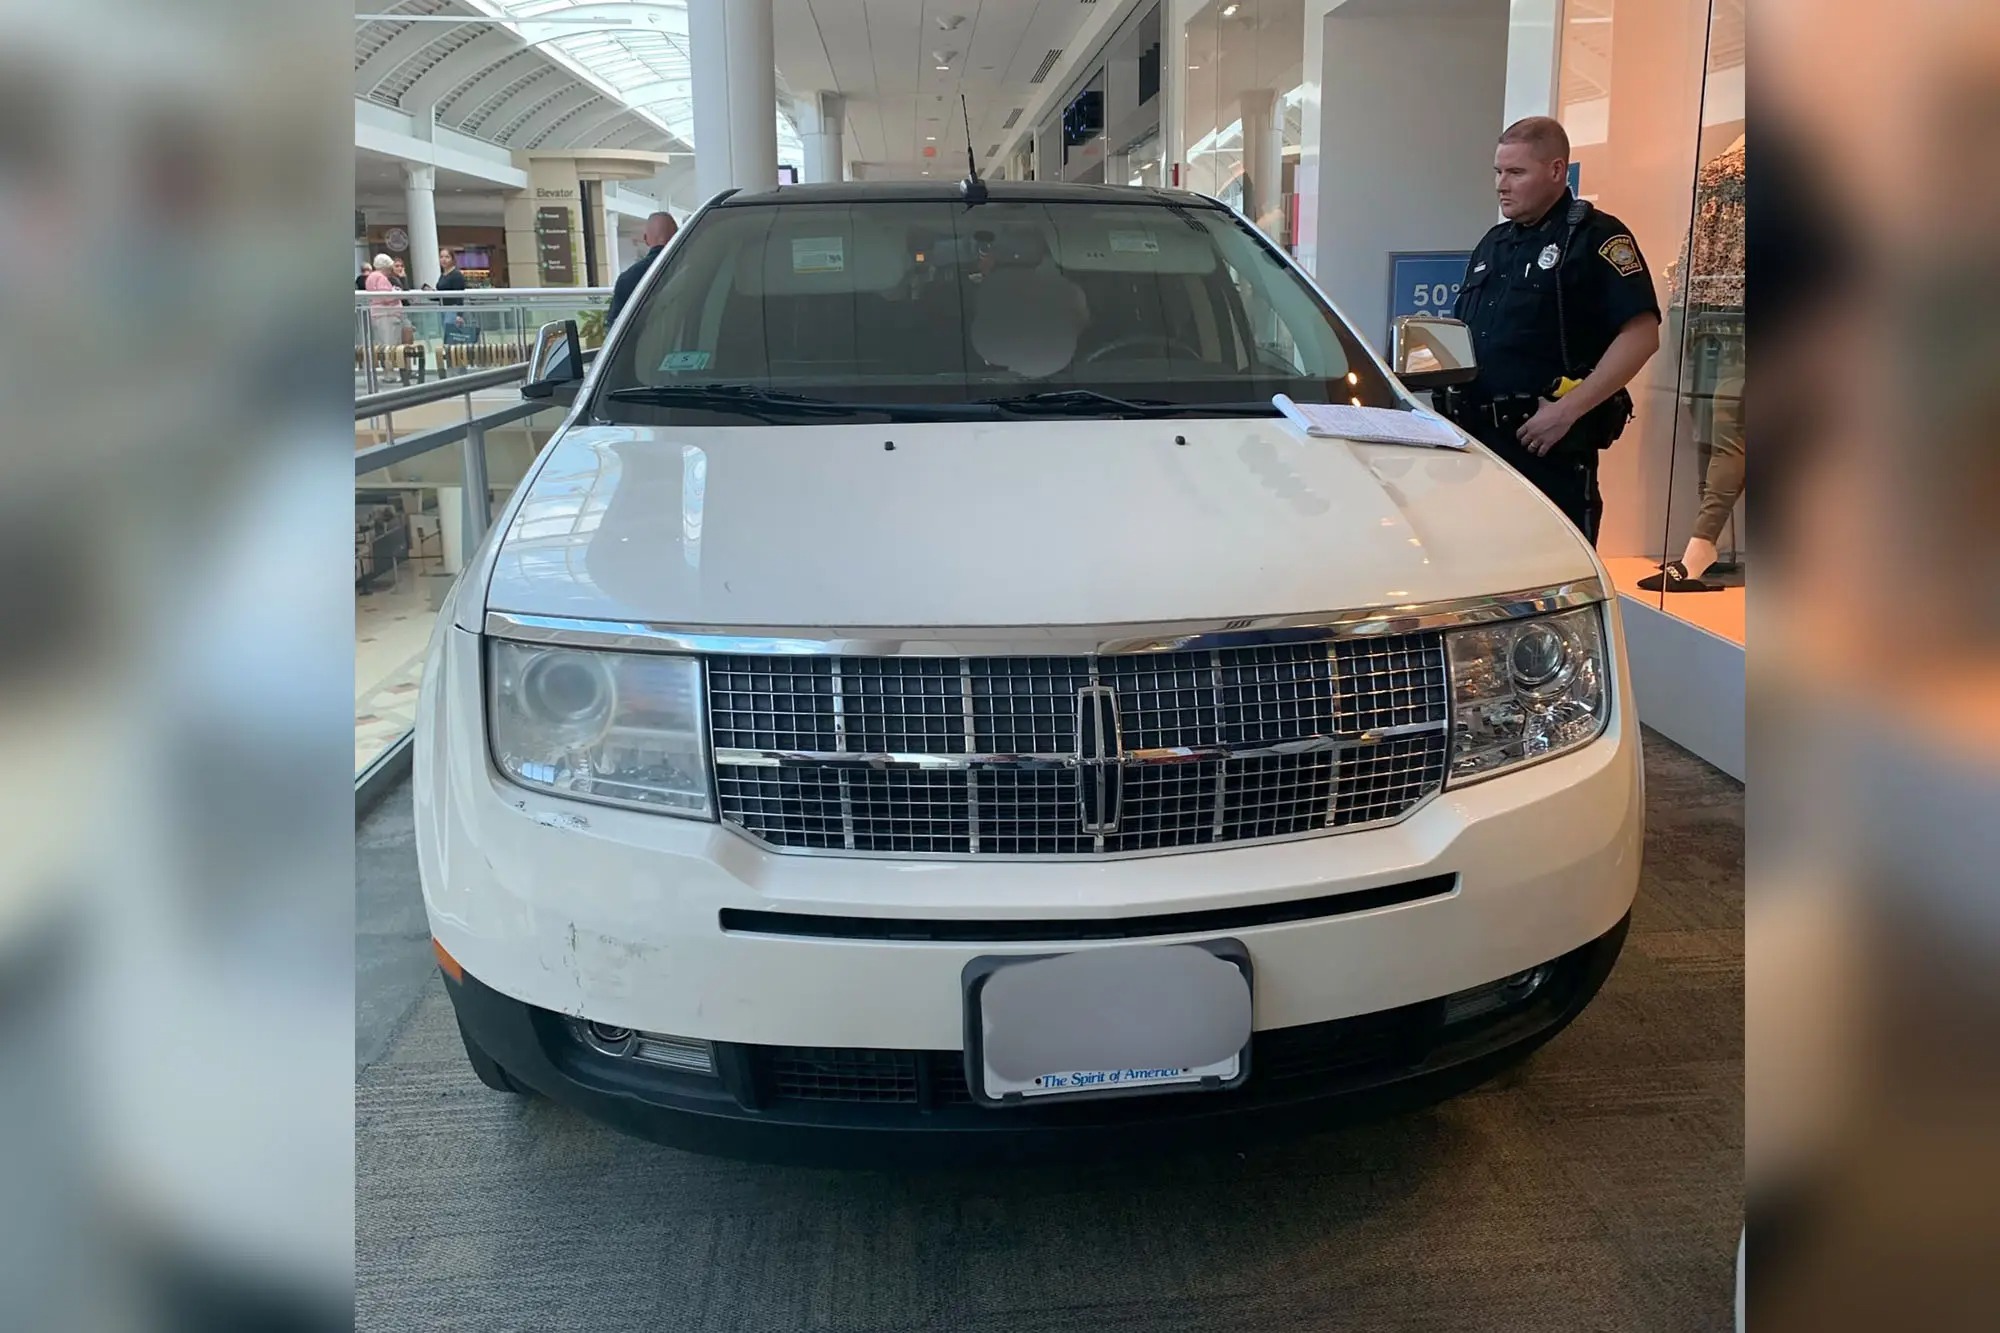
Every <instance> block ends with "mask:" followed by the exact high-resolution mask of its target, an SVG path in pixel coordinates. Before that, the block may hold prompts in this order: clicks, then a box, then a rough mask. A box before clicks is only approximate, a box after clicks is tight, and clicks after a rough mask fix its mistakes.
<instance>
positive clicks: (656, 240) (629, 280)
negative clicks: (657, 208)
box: [604, 213, 680, 329]
mask: <svg viewBox="0 0 2000 1333" xmlns="http://www.w3.org/2000/svg"><path fill="white" fill-rule="evenodd" d="M679 230H680V224H679V223H678V222H675V221H674V215H673V214H672V213H654V214H653V215H652V216H650V217H648V218H647V219H646V229H645V230H644V231H642V232H640V233H639V242H640V244H642V245H644V246H645V247H646V257H645V258H644V259H641V260H640V261H639V262H637V263H636V264H633V265H632V266H631V267H630V268H628V269H626V270H625V271H624V272H623V273H620V274H619V275H618V281H617V282H615V283H613V284H612V287H611V309H610V310H609V311H607V312H606V313H605V316H604V327H605V328H607V329H608V328H610V327H611V322H612V321H613V320H615V319H617V318H618V312H619V311H621V310H623V309H624V308H625V303H626V302H627V301H629V300H631V299H632V293H633V292H635V291H637V290H639V279H641V278H643V277H645V276H646V270H647V269H648V268H650V267H651V266H652V263H653V261H654V260H655V259H657V258H659V256H660V251H661V250H664V249H665V248H666V245H667V242H668V241H671V240H672V239H674V233H675V232H677V231H679Z"/></svg>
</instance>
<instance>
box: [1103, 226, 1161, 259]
mask: <svg viewBox="0 0 2000 1333" xmlns="http://www.w3.org/2000/svg"><path fill="white" fill-rule="evenodd" d="M1111 249H1112V250H1113V251H1114V252H1115V253H1118V254H1126V255H1156V254H1158V253H1160V243H1159V242H1158V241H1156V240H1154V239H1153V233H1152V232H1150V231H1114V232H1112V233H1111Z"/></svg>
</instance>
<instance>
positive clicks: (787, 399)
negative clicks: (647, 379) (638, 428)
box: [604, 384, 868, 417]
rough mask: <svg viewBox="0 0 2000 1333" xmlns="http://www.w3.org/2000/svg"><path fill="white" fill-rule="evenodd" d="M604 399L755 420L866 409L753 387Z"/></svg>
mask: <svg viewBox="0 0 2000 1333" xmlns="http://www.w3.org/2000/svg"><path fill="white" fill-rule="evenodd" d="M604 396H605V397H606V398H609V399H611V400H613V401H614V402H620V403H650V404H653V405H654V406H657V407H707V408H717V409H720V410H722V411H725V412H726V411H731V410H734V411H739V412H747V413H751V414H753V415H757V416H766V415H772V416H775V415H780V414H784V415H791V416H815V417H818V416H840V417H844V416H852V415H853V414H854V413H855V412H857V411H866V410H868V409H867V408H866V406H865V405H860V404H855V403H836V402H835V401H833V400H832V399H831V398H808V397H806V396H805V395H804V394H798V393H781V392H779V391H778V390H776V389H763V388H759V387H758V386H757V385H755V384H633V385H628V386H626V387H625V388H622V389H612V390H609V391H608V392H606V393H605V395H604Z"/></svg>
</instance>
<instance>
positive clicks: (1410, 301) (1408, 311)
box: [1384, 250, 1472, 346]
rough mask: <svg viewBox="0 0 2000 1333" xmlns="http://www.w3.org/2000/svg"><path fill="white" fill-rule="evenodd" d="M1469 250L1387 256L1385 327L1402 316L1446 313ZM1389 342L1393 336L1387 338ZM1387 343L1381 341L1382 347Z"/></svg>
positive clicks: (1455, 295)
mask: <svg viewBox="0 0 2000 1333" xmlns="http://www.w3.org/2000/svg"><path fill="white" fill-rule="evenodd" d="M1471 260H1472V252H1471V251H1469V250H1432V251H1426V252H1422V253H1401V254H1392V255H1390V256H1389V330H1390V333H1391V334H1393V333H1394V332H1395V328H1396V321H1397V320H1398V319H1400V318H1401V317H1402V316H1404V315H1449V314H1450V313H1451V307H1452V303H1453V302H1455V301H1457V300H1458V288H1459V284H1460V283H1461V282H1463V281H1464V279H1465V266H1466V265H1467V264H1468V263H1470V262H1471ZM1391 341H1393V338H1392V339H1391ZM1387 345H1388V344H1387V343H1386V342H1385V343H1384V346H1387Z"/></svg>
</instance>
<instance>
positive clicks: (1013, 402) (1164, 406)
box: [979, 389, 1278, 417]
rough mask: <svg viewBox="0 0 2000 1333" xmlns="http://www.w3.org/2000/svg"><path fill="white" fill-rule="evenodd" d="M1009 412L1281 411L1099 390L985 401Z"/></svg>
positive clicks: (1268, 414)
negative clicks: (1100, 391)
mask: <svg viewBox="0 0 2000 1333" xmlns="http://www.w3.org/2000/svg"><path fill="white" fill-rule="evenodd" d="M979 401H980V402H982V403H987V404H990V405H992V406H994V407H997V408H1000V409H1001V410H1002V411H1007V412H1021V413H1045V414H1047V415H1049V416H1078V417H1082V416H1123V417H1204V416H1207V417H1274V416H1277V415H1278V409H1277V408H1275V407H1273V406H1271V401H1270V399H1268V398H1267V399H1264V400H1263V401H1261V402H1247V403H1206V402H1201V401H1198V400H1197V401H1192V402H1169V401H1168V400H1166V399H1164V398H1119V397H1115V396H1114V395H1112V394H1108V393H1099V392H1098V391H1097V390H1096V389H1050V390H1048V391H1046V392H1043V393H1024V394H1020V395H1018V396H1016V397H1012V398H982V399H980V400H979Z"/></svg>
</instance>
